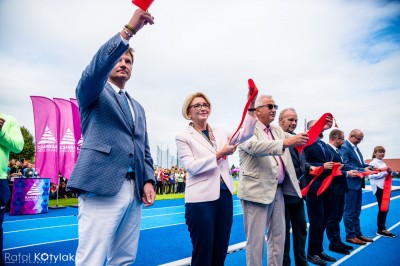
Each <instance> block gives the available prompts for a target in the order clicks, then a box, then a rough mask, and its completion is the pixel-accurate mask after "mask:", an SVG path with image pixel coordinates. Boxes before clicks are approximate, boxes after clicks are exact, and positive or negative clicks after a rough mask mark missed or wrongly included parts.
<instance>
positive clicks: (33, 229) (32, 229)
mask: <svg viewBox="0 0 400 266" xmlns="http://www.w3.org/2000/svg"><path fill="white" fill-rule="evenodd" d="M69 226H78V224H67V225H57V226H47V227H40V228H30V229H24V230H15V231H8V232H4V234H11V233H20V232H28V231H37V230H43V229H53V228H60V227H69Z"/></svg>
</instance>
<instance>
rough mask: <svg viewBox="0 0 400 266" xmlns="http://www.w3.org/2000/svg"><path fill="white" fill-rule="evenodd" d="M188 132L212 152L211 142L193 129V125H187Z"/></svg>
mask: <svg viewBox="0 0 400 266" xmlns="http://www.w3.org/2000/svg"><path fill="white" fill-rule="evenodd" d="M188 133H189V135H191V136H193V138H194V139H195V140H196V141H198V142H199V143H200V144H202V145H203V146H204V147H206V148H207V149H209V150H210V151H212V152H215V150H214V148H213V147H212V146H211V143H209V142H208V141H207V140H206V138H205V136H203V135H202V134H200V133H199V132H198V131H197V130H196V129H194V128H193V127H191V126H189V128H188Z"/></svg>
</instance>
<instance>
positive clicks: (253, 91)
mask: <svg viewBox="0 0 400 266" xmlns="http://www.w3.org/2000/svg"><path fill="white" fill-rule="evenodd" d="M248 83H249V91H250V98H249V99H248V100H247V103H246V105H245V107H244V109H243V114H242V120H241V121H240V124H239V126H238V128H237V129H236V131H235V133H233V135H232V137H231V138H230V139H229V143H230V142H231V141H232V139H233V138H234V137H235V135H236V134H237V133H238V132H239V130H240V129H241V128H242V125H243V121H244V118H245V117H246V114H247V111H248V109H249V106H250V103H251V102H252V101H253V100H254V98H255V97H256V96H257V93H258V89H257V86H256V84H254V81H253V80H252V79H249V81H248Z"/></svg>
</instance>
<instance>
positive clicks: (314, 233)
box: [307, 191, 330, 255]
mask: <svg viewBox="0 0 400 266" xmlns="http://www.w3.org/2000/svg"><path fill="white" fill-rule="evenodd" d="M329 193H330V192H329V191H325V192H324V193H323V194H322V195H320V196H317V195H316V194H314V193H310V192H309V193H308V194H307V214H308V220H309V222H310V228H309V230H308V251H307V252H308V254H309V255H319V254H320V253H321V252H322V251H324V250H323V245H322V243H323V240H324V231H325V228H326V224H327V220H328V219H327V213H326V209H327V205H328V200H327V197H328V194H329Z"/></svg>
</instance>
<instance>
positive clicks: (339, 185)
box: [326, 145, 350, 195]
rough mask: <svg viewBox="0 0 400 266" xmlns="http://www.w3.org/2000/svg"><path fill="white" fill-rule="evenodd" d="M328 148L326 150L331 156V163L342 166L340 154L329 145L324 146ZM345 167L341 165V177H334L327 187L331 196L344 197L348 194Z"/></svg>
mask: <svg viewBox="0 0 400 266" xmlns="http://www.w3.org/2000/svg"><path fill="white" fill-rule="evenodd" d="M326 146H327V147H328V150H329V152H330V154H331V158H332V162H335V163H341V164H343V159H342V156H341V155H340V153H337V152H336V151H335V150H334V149H333V148H332V147H331V146H330V145H326ZM347 170H350V169H347V166H346V165H343V168H342V169H341V172H342V175H341V176H335V177H334V178H333V179H332V183H331V184H330V186H329V191H330V192H332V193H333V194H338V195H344V194H346V193H347V192H348V187H347V178H346V175H347V173H346V172H347Z"/></svg>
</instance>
